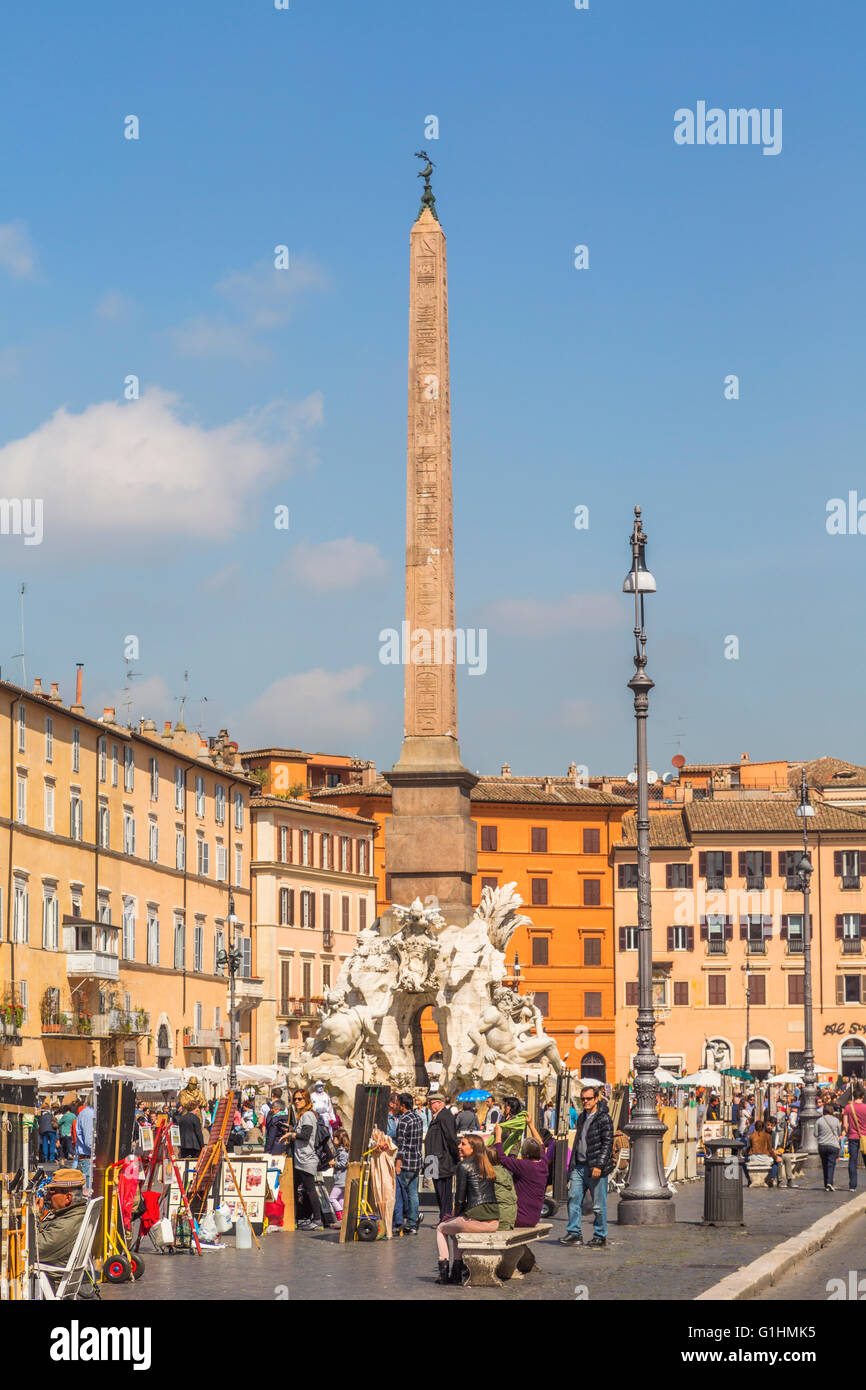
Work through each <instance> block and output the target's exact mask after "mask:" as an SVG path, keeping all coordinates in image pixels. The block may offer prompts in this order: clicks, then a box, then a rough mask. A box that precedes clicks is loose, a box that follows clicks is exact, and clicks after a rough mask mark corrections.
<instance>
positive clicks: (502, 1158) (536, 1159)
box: [493, 1119, 556, 1226]
mask: <svg viewBox="0 0 866 1390" xmlns="http://www.w3.org/2000/svg"><path fill="white" fill-rule="evenodd" d="M526 1128H527V1130H528V1134H527V1137H526V1138H525V1139H524V1141H523V1144H522V1145H521V1149H520V1157H519V1158H509V1157H508V1155H507V1154H506V1153H505V1150H504V1149H503V1147H502V1129H501V1127H500V1126H499V1125H497V1126H496V1128H495V1130H494V1131H493V1135H494V1140H495V1143H494V1145H493V1148H494V1152H495V1154H496V1162H497V1163H501V1164H502V1167H503V1168H506V1169H507V1170H508V1172H509V1173H510V1174H511V1176H512V1177H513V1178H514V1190H515V1192H516V1193H517V1225H518V1226H537V1225H538V1223H539V1221H540V1220H541V1208H542V1206H543V1205H544V1194H545V1192H546V1190H547V1183H548V1171H549V1168H550V1164H551V1163H552V1162H553V1153H554V1149H555V1147H556V1141H555V1140H554V1139H551V1141H550V1143H549V1144H548V1145H547V1147H546V1148H545V1145H544V1141H543V1140H542V1138H541V1135H540V1134H539V1132H538V1130H537V1129H536V1128H535V1126H534V1124H533V1123H532V1121H531V1120H529V1119H527V1121H526Z"/></svg>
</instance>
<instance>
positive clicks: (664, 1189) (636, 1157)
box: [618, 507, 676, 1226]
mask: <svg viewBox="0 0 866 1390" xmlns="http://www.w3.org/2000/svg"><path fill="white" fill-rule="evenodd" d="M634 517H635V520H634V530H633V531H632V534H631V569H630V570H629V572H628V574H627V575H626V577H625V582H624V584H623V586H622V591H623V593H624V594H634V666H635V671H634V675H633V676H632V678H631V680H630V681H629V683H628V688H629V690H631V691H632V693H633V695H634V717H635V722H636V725H637V925H638V934H637V935H638V967H637V968H638V1013H637V1056H636V1057H635V1063H634V1106H633V1108H632V1112H631V1118H630V1120H629V1123H628V1124H627V1125H626V1128H625V1132H626V1134H627V1135H628V1139H629V1166H628V1182H627V1183H626V1185H625V1187H624V1189H623V1192H622V1195H621V1197H620V1199H619V1212H618V1220H619V1223H620V1225H623V1226H667V1225H669V1224H671V1223H672V1222H673V1221H674V1220H675V1219H676V1212H675V1210H674V1203H673V1201H672V1200H671V1196H672V1194H671V1192H670V1189H669V1188H668V1186H667V1184H666V1183H665V1174H664V1163H663V1160H662V1137H663V1135H664V1134H665V1131H666V1128H667V1126H666V1125H663V1124H662V1122H661V1120H660V1119H659V1117H658V1109H657V1100H658V1080H657V1079H656V1074H655V1073H656V1067H657V1066H658V1064H659V1059H658V1057H657V1056H656V1050H655V1032H656V1024H655V1014H654V1012H653V999H652V965H653V947H652V910H651V903H650V842H649V782H648V780H647V737H646V722H647V712H648V709H649V692H650V691H651V690H652V688H653V682H652V681H651V680H650V678H649V676H648V675H647V672H646V631H645V629H644V611H643V601H644V594H654V593H655V591H656V582H655V580H654V579H653V577H652V575H651V574H650V572H649V570H648V569H647V567H646V561H645V552H646V542H647V538H646V535H645V534H644V531H643V528H642V526H641V511H640V507H635V509H634Z"/></svg>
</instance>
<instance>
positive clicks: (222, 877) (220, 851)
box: [216, 840, 228, 883]
mask: <svg viewBox="0 0 866 1390" xmlns="http://www.w3.org/2000/svg"><path fill="white" fill-rule="evenodd" d="M216 876H217V878H218V879H219V881H220V883H225V881H226V878H227V876H228V854H227V852H226V847H225V845H224V844H221V843H220V841H219V840H217V847H216Z"/></svg>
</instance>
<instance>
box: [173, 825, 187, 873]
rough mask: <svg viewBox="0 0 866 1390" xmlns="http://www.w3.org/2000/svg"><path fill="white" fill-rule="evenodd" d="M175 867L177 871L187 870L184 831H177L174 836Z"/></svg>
mask: <svg viewBox="0 0 866 1390" xmlns="http://www.w3.org/2000/svg"><path fill="white" fill-rule="evenodd" d="M174 866H175V868H176V869H185V868H186V836H185V835H184V833H183V831H182V830H176V831H175V834H174Z"/></svg>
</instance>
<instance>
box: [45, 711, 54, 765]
mask: <svg viewBox="0 0 866 1390" xmlns="http://www.w3.org/2000/svg"><path fill="white" fill-rule="evenodd" d="M45 761H46V762H47V763H53V762H54V720H53V719H52V718H51V715H50V714H47V715H46V716H45Z"/></svg>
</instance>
